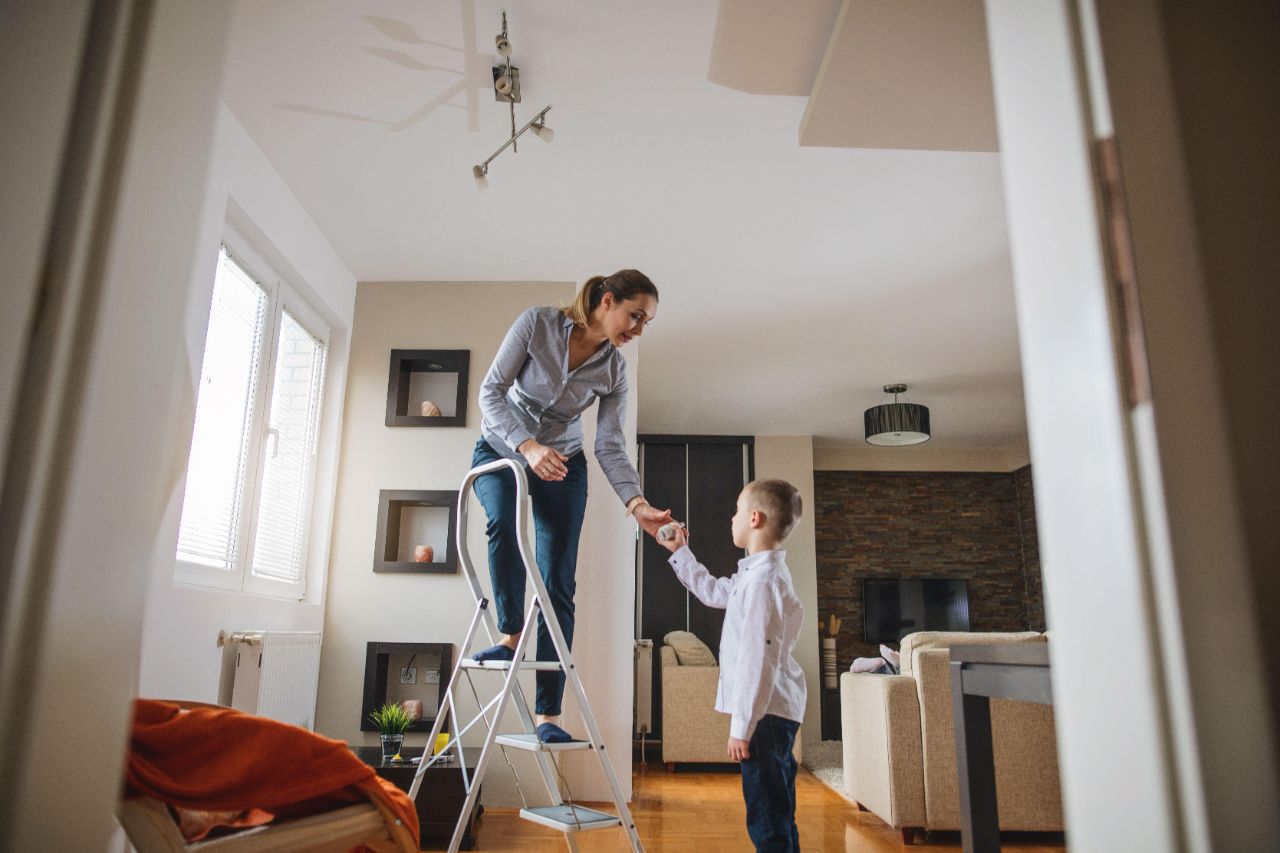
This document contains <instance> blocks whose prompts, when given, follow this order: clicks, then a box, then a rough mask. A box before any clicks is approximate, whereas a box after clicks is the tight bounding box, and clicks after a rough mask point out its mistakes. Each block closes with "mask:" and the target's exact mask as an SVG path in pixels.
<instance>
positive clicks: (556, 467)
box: [519, 438, 569, 482]
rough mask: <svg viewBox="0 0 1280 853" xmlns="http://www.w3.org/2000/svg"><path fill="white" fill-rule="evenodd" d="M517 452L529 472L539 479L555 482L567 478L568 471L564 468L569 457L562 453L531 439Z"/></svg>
mask: <svg viewBox="0 0 1280 853" xmlns="http://www.w3.org/2000/svg"><path fill="white" fill-rule="evenodd" d="M519 451H520V454H521V455H522V456H524V458H525V461H526V462H528V463H529V470H531V471H533V473H535V474H537V475H538V478H539V479H541V480H547V481H549V482H555V481H557V480H563V479H564V478H565V477H567V476H569V469H568V468H566V467H565V466H564V463H566V462H568V461H569V457H568V456H565V455H564V454H563V453H559V452H557V451H556V450H555V449H553V448H550V447H547V446H546V445H545V444H539V443H538V442H536V441H534V440H533V439H532V438H531V439H529V440H528V441H526V442H524V444H521V445H520V447H519Z"/></svg>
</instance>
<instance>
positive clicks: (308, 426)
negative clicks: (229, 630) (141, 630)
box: [175, 245, 329, 599]
mask: <svg viewBox="0 0 1280 853" xmlns="http://www.w3.org/2000/svg"><path fill="white" fill-rule="evenodd" d="M328 339H329V330H328V328H327V327H326V326H325V325H324V324H323V323H322V322H321V321H320V320H319V318H318V317H317V316H316V315H315V313H314V312H313V311H312V310H311V309H310V307H309V306H307V305H306V304H305V303H304V302H303V301H302V300H301V299H300V298H299V297H298V296H297V294H296V293H295V292H294V291H293V290H292V289H291V288H290V287H289V286H288V285H287V284H286V283H284V282H282V281H280V279H279V276H277V275H276V274H275V273H274V272H272V270H271V268H270V267H269V266H268V265H267V264H266V263H265V262H263V261H262V260H261V259H259V258H257V257H256V256H254V255H253V254H252V253H251V252H250V251H249V250H248V248H247V247H245V248H243V249H240V248H237V249H235V250H234V251H233V250H229V249H228V248H227V246H225V245H224V246H223V247H222V248H221V249H220V251H219V253H218V268H217V273H216V276H215V278H214V284H213V303H212V306H211V307H210V310H209V329H208V332H207V335H206V339H205V348H204V361H203V363H202V365H201V369H200V385H199V391H198V392H197V398H196V420H195V428H194V430H193V432H192V437H191V457H190V459H189V460H188V463H187V480H186V494H185V496H184V498H183V504H182V521H181V523H180V525H179V529H178V551H177V571H176V575H175V577H176V579H177V580H178V581H180V582H183V583H192V584H198V585H201V586H213V587H218V588H222V589H240V590H245V591H247V592H256V593H263V594H267V595H275V596H280V597H288V598H297V599H301V598H302V597H303V593H304V592H305V583H306V566H307V543H308V539H309V534H310V521H311V506H312V492H313V482H314V479H315V470H316V449H317V447H318V438H319V436H318V432H319V426H320V408H321V392H322V390H323V388H324V376H325V357H326V355H327V352H328V345H329V344H328Z"/></svg>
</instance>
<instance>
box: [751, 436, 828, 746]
mask: <svg viewBox="0 0 1280 853" xmlns="http://www.w3.org/2000/svg"><path fill="white" fill-rule="evenodd" d="M755 456H756V477H757V478H758V479H764V478H767V477H777V478H780V479H783V480H786V481H787V482H789V483H791V485H793V486H795V487H796V488H797V489H799V490H800V499H801V500H802V501H803V502H804V515H803V516H801V518H800V523H799V524H797V525H796V529H795V530H794V531H792V533H791V535H790V536H789V537H787V542H786V545H785V547H786V549H787V568H789V569H790V570H791V582H792V583H793V584H794V585H795V588H796V595H798V596H800V603H801V604H803V605H804V627H803V628H801V629H800V639H799V640H797V641H796V651H795V657H796V660H798V661H799V662H800V666H801V668H802V669H803V670H804V676H805V682H806V683H807V685H808V689H809V695H808V704H807V705H806V706H805V711H804V728H803V729H802V730H801V737H802V738H803V739H804V740H805V741H806V742H808V743H817V742H818V741H819V740H821V739H822V726H821V721H822V692H821V689H820V688H821V687H822V679H821V677H820V673H819V671H818V651H819V650H818V619H819V617H820V616H821V614H819V613H818V552H817V538H816V535H815V532H814V531H815V528H814V503H813V458H814V450H813V439H812V437H811V436H807V435H758V436H756V446H755Z"/></svg>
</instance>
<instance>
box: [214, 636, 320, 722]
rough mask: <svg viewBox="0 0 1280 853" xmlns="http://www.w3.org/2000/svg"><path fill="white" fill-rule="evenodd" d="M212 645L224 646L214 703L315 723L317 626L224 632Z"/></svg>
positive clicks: (317, 673)
mask: <svg viewBox="0 0 1280 853" xmlns="http://www.w3.org/2000/svg"><path fill="white" fill-rule="evenodd" d="M218 644H219V645H223V646H225V648H224V650H223V657H222V682H221V684H220V685H219V690H218V702H219V704H222V705H230V706H231V707H232V708H236V709H237V710H240V711H245V712H247V713H250V714H256V715H258V716H260V717H270V718H271V719H273V720H280V721H281V722H284V723H292V724H293V725H295V726H301V727H302V728H304V729H314V728H315V714H316V689H317V687H318V686H319V683H320V632H319V631H248V632H236V633H233V634H227V633H225V632H224V633H222V634H219V636H218Z"/></svg>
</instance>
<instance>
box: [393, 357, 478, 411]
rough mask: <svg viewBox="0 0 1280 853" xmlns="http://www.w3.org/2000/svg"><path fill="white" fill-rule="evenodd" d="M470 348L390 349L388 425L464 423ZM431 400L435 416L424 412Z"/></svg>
mask: <svg viewBox="0 0 1280 853" xmlns="http://www.w3.org/2000/svg"><path fill="white" fill-rule="evenodd" d="M470 365H471V350H465V349H393V350H392V351H391V372H390V375H389V376H388V378H387V426H389V427H464V426H466V425H467V370H468V369H469V368H470ZM426 402H431V403H434V404H435V407H436V408H437V409H438V410H439V412H440V414H438V415H434V414H433V415H424V414H422V412H423V404H424V403H426Z"/></svg>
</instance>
